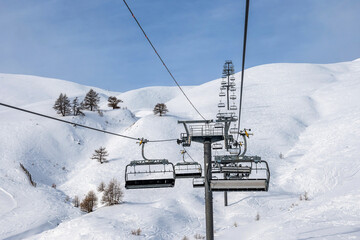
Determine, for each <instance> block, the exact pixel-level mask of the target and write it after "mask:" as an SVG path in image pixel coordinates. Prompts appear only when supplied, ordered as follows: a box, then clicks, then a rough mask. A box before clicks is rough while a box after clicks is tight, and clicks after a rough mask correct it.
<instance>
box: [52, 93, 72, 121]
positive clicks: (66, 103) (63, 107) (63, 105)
mask: <svg viewBox="0 0 360 240" xmlns="http://www.w3.org/2000/svg"><path fill="white" fill-rule="evenodd" d="M53 108H54V109H55V110H56V112H57V113H58V114H61V115H63V116H67V115H70V113H71V104H70V100H69V98H68V97H67V96H66V94H62V93H60V96H59V97H58V99H56V101H55V104H54V106H53Z"/></svg>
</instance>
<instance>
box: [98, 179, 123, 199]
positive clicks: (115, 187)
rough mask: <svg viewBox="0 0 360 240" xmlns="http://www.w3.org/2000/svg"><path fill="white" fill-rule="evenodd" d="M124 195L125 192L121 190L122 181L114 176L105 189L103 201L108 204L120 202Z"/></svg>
mask: <svg viewBox="0 0 360 240" xmlns="http://www.w3.org/2000/svg"><path fill="white" fill-rule="evenodd" d="M123 196H124V192H123V191H122V190H121V187H120V183H119V182H118V181H117V180H116V179H115V178H113V179H112V180H111V181H110V182H109V184H108V186H107V187H106V188H105V190H104V195H103V197H102V199H101V203H103V204H106V205H108V206H111V205H115V204H120V203H121V202H122V198H123Z"/></svg>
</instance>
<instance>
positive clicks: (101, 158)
mask: <svg viewBox="0 0 360 240" xmlns="http://www.w3.org/2000/svg"><path fill="white" fill-rule="evenodd" d="M107 156H109V154H108V152H107V151H106V149H105V148H104V147H100V148H99V149H96V150H95V153H94V154H93V155H92V157H91V159H95V160H97V161H98V162H99V163H101V164H103V163H104V162H107V159H106V157H107Z"/></svg>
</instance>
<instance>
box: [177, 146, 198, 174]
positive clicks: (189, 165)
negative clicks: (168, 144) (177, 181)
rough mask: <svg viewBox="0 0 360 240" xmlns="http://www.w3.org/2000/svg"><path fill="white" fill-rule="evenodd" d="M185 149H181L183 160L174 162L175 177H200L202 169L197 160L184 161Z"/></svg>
mask: <svg viewBox="0 0 360 240" xmlns="http://www.w3.org/2000/svg"><path fill="white" fill-rule="evenodd" d="M185 153H186V151H185V150H183V151H181V154H182V155H183V162H179V163H177V164H175V176H176V178H198V177H201V173H202V169H201V165H200V163H198V162H195V161H194V162H186V161H185V158H184V156H185Z"/></svg>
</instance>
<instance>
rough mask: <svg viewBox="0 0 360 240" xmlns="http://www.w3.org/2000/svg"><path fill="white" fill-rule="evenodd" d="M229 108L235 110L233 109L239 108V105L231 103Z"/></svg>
mask: <svg viewBox="0 0 360 240" xmlns="http://www.w3.org/2000/svg"><path fill="white" fill-rule="evenodd" d="M229 109H230V110H233V111H234V110H237V106H236V105H235V104H233V105H231V106H230V107H229Z"/></svg>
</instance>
